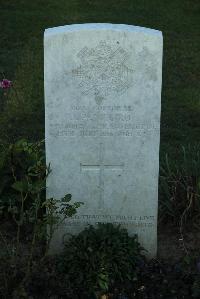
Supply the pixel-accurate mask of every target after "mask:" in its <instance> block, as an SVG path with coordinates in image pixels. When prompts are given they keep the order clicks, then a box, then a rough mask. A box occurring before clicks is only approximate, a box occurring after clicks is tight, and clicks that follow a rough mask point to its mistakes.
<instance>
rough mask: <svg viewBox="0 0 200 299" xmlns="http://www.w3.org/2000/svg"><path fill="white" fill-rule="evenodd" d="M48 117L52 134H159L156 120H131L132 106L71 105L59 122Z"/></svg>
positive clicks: (123, 135)
mask: <svg viewBox="0 0 200 299" xmlns="http://www.w3.org/2000/svg"><path fill="white" fill-rule="evenodd" d="M49 120H50V128H51V130H50V135H51V136H54V137H59V136H60V137H125V138H131V137H136V138H140V137H143V136H146V135H148V136H149V135H152V134H157V133H159V123H158V122H155V121H152V122H148V121H146V122H145V121H143V122H139V121H137V122H136V121H135V114H134V109H133V106H132V105H110V106H107V105H101V106H99V105H94V106H84V105H83V106H78V105H72V106H71V107H70V109H69V110H68V113H66V114H65V120H62V122H58V121H57V120H54V119H53V120H52V119H49Z"/></svg>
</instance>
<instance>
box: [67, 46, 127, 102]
mask: <svg viewBox="0 0 200 299" xmlns="http://www.w3.org/2000/svg"><path fill="white" fill-rule="evenodd" d="M77 56H78V58H79V59H80V62H81V63H80V66H78V67H77V68H75V69H73V70H72V74H73V77H74V78H75V79H76V80H78V85H79V87H80V89H81V91H82V94H84V95H92V96H94V97H95V101H96V103H97V104H100V103H101V102H102V101H103V100H104V99H105V97H107V96H109V95H110V94H113V93H116V94H123V93H124V92H125V91H126V90H127V89H128V88H129V87H130V86H131V85H133V76H132V74H133V70H132V69H131V68H129V67H128V66H127V60H128V58H129V54H128V52H126V51H125V50H124V49H123V48H122V47H120V46H119V45H117V44H116V46H113V45H110V44H108V43H106V42H105V41H101V42H100V43H99V44H98V45H97V46H96V47H95V48H88V47H84V48H83V49H82V50H81V51H80V52H79V53H78V55H77Z"/></svg>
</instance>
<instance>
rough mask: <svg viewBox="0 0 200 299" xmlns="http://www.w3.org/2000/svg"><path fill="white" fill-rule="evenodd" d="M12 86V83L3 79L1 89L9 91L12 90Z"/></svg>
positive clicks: (0, 84)
mask: <svg viewBox="0 0 200 299" xmlns="http://www.w3.org/2000/svg"><path fill="white" fill-rule="evenodd" d="M11 85H12V81H9V80H7V79H3V80H2V81H1V82H0V87H1V88H3V89H8V88H10V87H11Z"/></svg>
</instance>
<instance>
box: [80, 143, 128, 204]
mask: <svg viewBox="0 0 200 299" xmlns="http://www.w3.org/2000/svg"><path fill="white" fill-rule="evenodd" d="M104 153H105V148H104V144H103V143H100V147H99V159H98V162H97V163H94V164H90V163H88V164H84V163H80V168H81V171H94V170H98V171H99V186H98V188H99V208H103V207H104V184H105V181H104V171H105V169H108V170H111V171H122V170H123V168H124V163H120V164H117V163H116V164H115V163H111V164H110V163H105V162H104Z"/></svg>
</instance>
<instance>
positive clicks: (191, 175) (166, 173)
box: [159, 144, 200, 227]
mask: <svg viewBox="0 0 200 299" xmlns="http://www.w3.org/2000/svg"><path fill="white" fill-rule="evenodd" d="M159 193H160V202H159V204H160V205H159V212H160V219H161V221H173V222H174V223H175V224H179V225H180V224H181V225H183V224H185V223H189V222H190V223H192V224H194V226H197V227H199V225H200V144H199V145H196V146H193V147H192V146H190V145H189V146H187V147H182V156H181V159H180V161H175V162H174V161H171V160H170V158H169V157H168V155H166V159H165V162H164V163H162V164H161V167H160V190H159Z"/></svg>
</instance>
